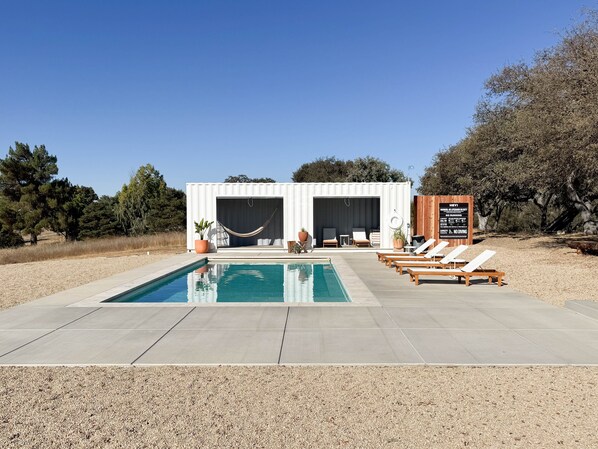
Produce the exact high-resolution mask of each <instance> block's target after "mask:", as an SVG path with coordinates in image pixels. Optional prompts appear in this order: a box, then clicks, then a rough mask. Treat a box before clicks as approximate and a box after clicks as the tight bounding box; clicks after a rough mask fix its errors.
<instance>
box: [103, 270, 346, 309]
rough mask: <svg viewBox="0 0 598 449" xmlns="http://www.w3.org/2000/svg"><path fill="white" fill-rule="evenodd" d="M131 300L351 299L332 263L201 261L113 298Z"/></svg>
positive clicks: (164, 301) (195, 301) (221, 301)
mask: <svg viewBox="0 0 598 449" xmlns="http://www.w3.org/2000/svg"><path fill="white" fill-rule="evenodd" d="M109 301H110V302H126V303H181V302H183V303H213V302H218V303H235V302H237V303H238V302H243V303H247V302H289V303H292V302H350V299H349V296H348V295H347V293H346V291H345V289H344V288H343V286H342V284H341V282H340V279H339V277H338V275H337V273H336V271H335V269H334V267H333V266H332V264H331V263H318V262H314V263H280V262H277V263H266V262H260V263H246V262H243V263H237V262H212V261H210V262H207V263H206V262H201V263H200V264H195V265H193V266H190V267H188V268H185V269H183V270H180V271H177V272H175V273H173V274H171V275H169V276H167V277H165V278H162V279H160V280H157V281H154V282H151V283H150V284H148V285H145V286H143V287H141V288H138V289H135V290H134V291H132V292H129V293H126V294H124V295H120V296H118V297H116V298H113V299H111V300H109Z"/></svg>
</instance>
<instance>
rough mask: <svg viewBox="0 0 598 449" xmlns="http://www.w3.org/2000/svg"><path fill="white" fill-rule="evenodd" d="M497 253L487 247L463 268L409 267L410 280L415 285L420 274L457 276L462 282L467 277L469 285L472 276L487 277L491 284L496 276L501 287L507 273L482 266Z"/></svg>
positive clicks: (466, 280) (466, 282)
mask: <svg viewBox="0 0 598 449" xmlns="http://www.w3.org/2000/svg"><path fill="white" fill-rule="evenodd" d="M495 254H496V251H490V250H489V249H487V250H485V251H484V252H482V253H481V254H480V255H479V256H477V257H476V258H474V259H472V261H471V262H469V263H468V264H467V265H465V266H464V267H462V268H439V269H430V268H407V272H408V273H409V276H410V280H411V281H413V282H415V285H419V278H420V276H453V277H456V278H457V280H458V282H461V278H465V285H466V286H469V280H470V279H471V278H472V277H487V278H488V283H489V284H491V283H492V280H493V279H494V278H496V283H497V284H498V286H499V287H500V286H502V278H503V277H504V275H505V273H504V272H502V271H497V270H487V269H483V268H480V267H481V266H482V264H483V263H486V262H487V261H488V260H489V259H490V258H491V257H492V256H494V255H495Z"/></svg>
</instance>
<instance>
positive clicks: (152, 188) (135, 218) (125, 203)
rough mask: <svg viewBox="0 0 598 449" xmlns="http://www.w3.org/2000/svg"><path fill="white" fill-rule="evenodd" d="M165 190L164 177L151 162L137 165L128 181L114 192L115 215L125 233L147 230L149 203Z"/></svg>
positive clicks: (139, 233)
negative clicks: (116, 202) (137, 167)
mask: <svg viewBox="0 0 598 449" xmlns="http://www.w3.org/2000/svg"><path fill="white" fill-rule="evenodd" d="M165 190H166V182H165V181H164V177H163V176H162V175H161V174H160V172H159V171H158V170H156V169H155V168H154V166H153V165H151V164H147V165H143V166H141V167H139V169H138V170H137V172H136V173H135V174H134V175H133V176H131V179H130V181H129V183H128V184H124V185H123V186H122V189H121V190H120V192H118V193H117V194H116V197H117V199H118V205H117V207H116V216H117V218H118V220H119V222H120V223H121V225H122V226H123V229H124V230H125V233H126V234H127V235H141V234H145V233H146V232H147V231H148V230H149V228H148V222H147V218H148V214H149V212H150V208H151V204H152V203H153V202H155V201H157V200H158V198H160V196H162V195H163V194H164V192H165Z"/></svg>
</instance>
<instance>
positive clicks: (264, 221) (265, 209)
mask: <svg viewBox="0 0 598 449" xmlns="http://www.w3.org/2000/svg"><path fill="white" fill-rule="evenodd" d="M283 215H284V209H283V201H282V198H218V199H217V200H216V221H217V223H214V229H215V230H216V240H217V244H218V246H219V247H240V246H280V247H282V246H283V238H284V233H283Z"/></svg>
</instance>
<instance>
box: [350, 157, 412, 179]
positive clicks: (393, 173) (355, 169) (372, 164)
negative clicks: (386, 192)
mask: <svg viewBox="0 0 598 449" xmlns="http://www.w3.org/2000/svg"><path fill="white" fill-rule="evenodd" d="M346 181H347V182H406V181H409V178H407V176H405V174H404V173H403V172H402V171H400V170H397V169H394V168H391V167H390V164H388V162H384V161H383V160H381V159H378V158H375V157H372V156H366V157H359V158H357V159H355V160H354V161H352V162H351V164H350V165H349V166H348V167H347V177H346Z"/></svg>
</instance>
